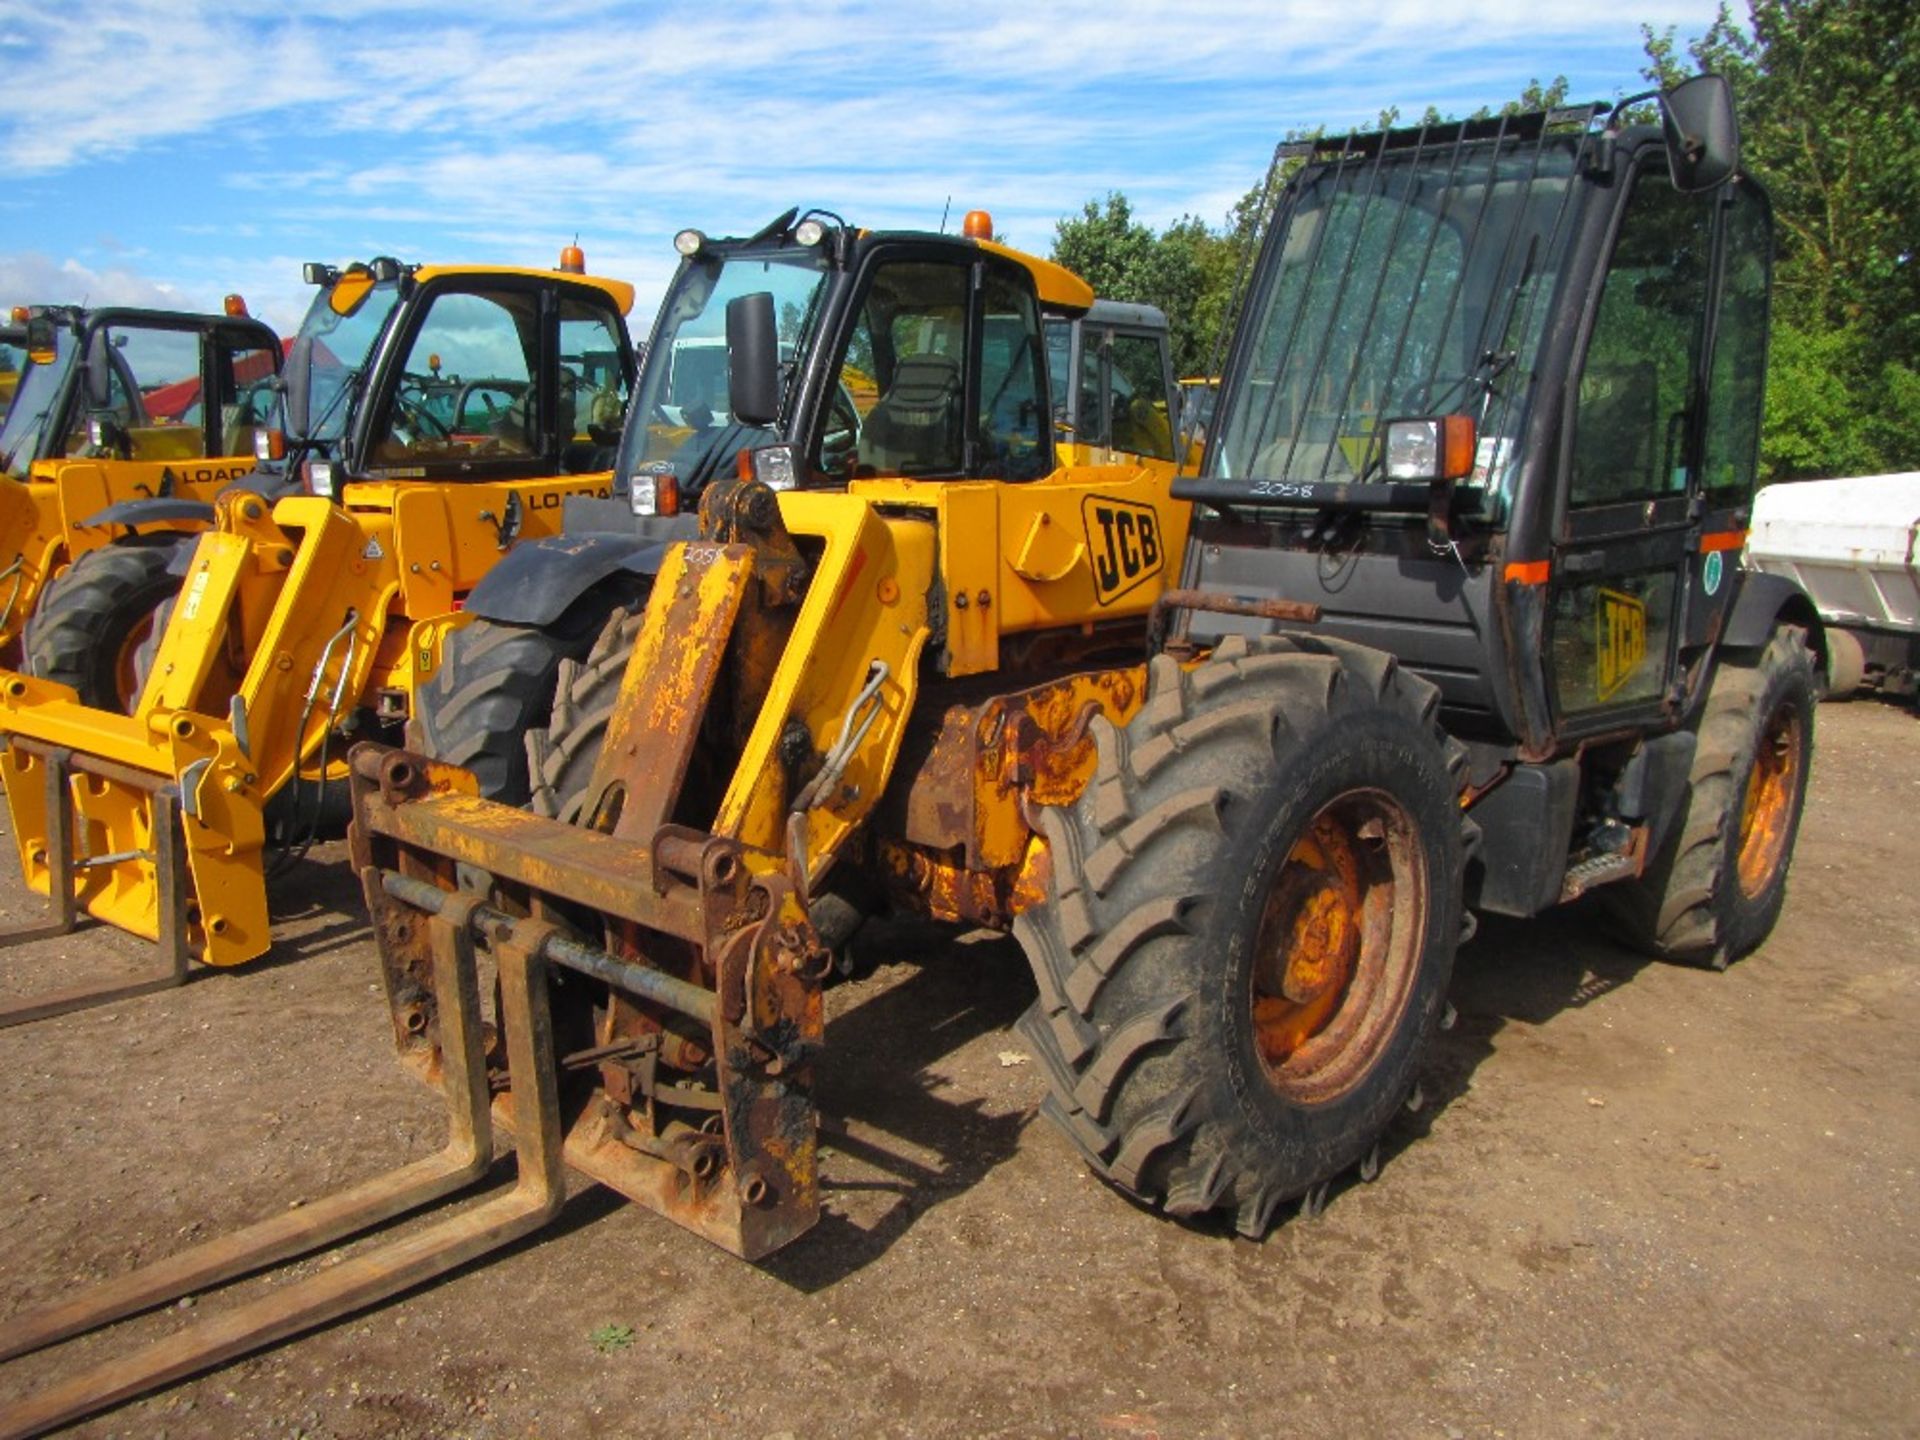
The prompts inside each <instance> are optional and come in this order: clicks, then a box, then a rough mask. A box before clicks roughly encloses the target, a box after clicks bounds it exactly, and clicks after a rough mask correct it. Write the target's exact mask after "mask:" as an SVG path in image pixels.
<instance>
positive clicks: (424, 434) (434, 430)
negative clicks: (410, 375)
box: [393, 381, 453, 445]
mask: <svg viewBox="0 0 1920 1440" xmlns="http://www.w3.org/2000/svg"><path fill="white" fill-rule="evenodd" d="M393 408H394V410H395V411H396V412H397V413H396V414H395V415H394V424H393V438H394V439H396V440H398V441H399V442H400V443H401V444H402V445H412V444H414V443H415V442H416V441H417V440H420V439H427V440H451V439H452V438H453V427H452V426H450V425H448V424H447V422H446V421H444V420H442V419H441V418H440V417H439V416H438V415H435V414H434V413H433V412H432V411H431V410H429V409H427V397H426V392H425V391H424V390H422V389H416V390H414V391H413V392H412V393H409V392H408V390H407V388H406V384H405V382H404V381H403V382H402V383H401V386H400V388H399V389H397V390H395V391H394V392H393ZM416 432H417V433H416Z"/></svg>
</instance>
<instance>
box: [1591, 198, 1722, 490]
mask: <svg viewBox="0 0 1920 1440" xmlns="http://www.w3.org/2000/svg"><path fill="white" fill-rule="evenodd" d="M1711 218H1712V210H1711V208H1710V206H1709V205H1708V204H1706V203H1703V202H1702V201H1700V200H1699V199H1697V198H1696V197H1694V196H1690V195H1682V194H1681V193H1680V192H1679V191H1677V190H1675V189H1674V188H1673V185H1672V184H1671V183H1670V181H1669V180H1668V178H1667V172H1666V169H1665V167H1664V166H1656V167H1651V168H1646V169H1642V170H1641V171H1640V172H1639V174H1638V175H1637V176H1636V178H1635V180H1634V191H1633V195H1632V196H1631V198H1630V199H1629V200H1628V202H1627V213H1626V218H1625V221H1624V224H1623V226H1622V229H1621V232H1620V235H1619V238H1618V240H1617V241H1616V243H1615V246H1614V252H1613V257H1612V259H1611V261H1610V262H1609V264H1608V267H1607V275H1606V280H1605V282H1604V288H1603V289H1602V291H1601V295H1600V313H1599V316H1598V318H1597V320H1596V321H1595V324H1594V327H1593V337H1592V339H1591V340H1590V341H1589V342H1588V344H1587V357H1586V365H1585V368H1584V369H1583V370H1582V372H1581V375H1580V389H1579V394H1578V397H1577V399H1576V402H1575V411H1574V434H1573V475H1572V485H1571V490H1570V493H1569V499H1570V500H1571V503H1572V504H1573V505H1574V506H1576V507H1579V506H1587V505H1606V504H1614V503H1618V502H1620V501H1628V500H1643V499H1651V498H1655V497H1658V496H1661V495H1671V494H1677V493H1680V492H1683V491H1685V490H1686V488H1687V482H1688V460H1687V455H1686V447H1687V421H1688V417H1689V416H1690V415H1691V413H1692V410H1693V377H1694V375H1695V373H1696V369H1697V363H1698V353H1699V344H1700V334H1701V319H1702V317H1703V316H1704V315H1705V314H1706V307H1707V265H1708V260H1709V258H1710V255H1711V251H1712V244H1711V240H1712V235H1711Z"/></svg>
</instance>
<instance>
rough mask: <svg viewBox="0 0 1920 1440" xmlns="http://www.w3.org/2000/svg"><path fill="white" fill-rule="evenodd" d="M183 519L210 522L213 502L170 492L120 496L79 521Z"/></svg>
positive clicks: (112, 522)
mask: <svg viewBox="0 0 1920 1440" xmlns="http://www.w3.org/2000/svg"><path fill="white" fill-rule="evenodd" d="M182 523H198V524H201V525H211V524H212V523H213V506H211V505H209V504H208V503H207V502H206V501H204V500H176V499H174V498H172V497H171V496H164V495H162V496H154V497H152V498H142V499H139V500H122V501H120V502H119V503H118V504H114V505H109V506H107V508H106V509H104V510H96V511H94V513H93V514H91V515H89V516H88V517H87V518H86V519H84V520H82V521H81V522H80V524H81V525H82V526H84V527H86V528H88V529H91V528H93V527H94V526H97V525H179V524H182Z"/></svg>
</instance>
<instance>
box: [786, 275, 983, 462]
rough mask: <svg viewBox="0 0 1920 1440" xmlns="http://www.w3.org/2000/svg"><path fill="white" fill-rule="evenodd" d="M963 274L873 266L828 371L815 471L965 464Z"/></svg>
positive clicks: (965, 289) (965, 305) (964, 282)
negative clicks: (832, 373)
mask: <svg viewBox="0 0 1920 1440" xmlns="http://www.w3.org/2000/svg"><path fill="white" fill-rule="evenodd" d="M967 281H968V272H967V269H966V267H965V266H961V265H953V264H942V263H937V262H925V261H895V262H892V263H890V264H884V265H882V266H880V267H879V268H878V269H877V270H875V271H874V274H873V278H872V280H871V281H870V283H869V284H868V287H867V292H866V295H865V297H864V298H863V299H862V301H861V302H860V308H859V310H858V312H857V313H856V315H855V318H854V322H853V325H852V327H851V329H850V331H849V333H848V336H847V342H846V345H845V347H844V348H843V350H842V351H841V358H840V363H839V365H838V366H837V367H836V369H835V378H834V382H833V383H834V386H835V389H834V392H833V393H832V394H830V395H829V396H828V397H827V420H826V423H825V425H824V427H823V433H822V435H821V437H820V440H819V443H818V446H817V448H816V453H815V456H814V468H815V469H816V470H817V471H819V472H820V473H822V474H824V475H827V476H829V477H835V476H837V477H843V478H852V477H857V476H861V475H957V474H959V473H960V472H961V471H962V469H963V468H964V466H965V439H966V437H965V431H964V426H963V423H962V420H963V415H962V406H963V404H964V397H965V390H966V338H967V291H968V284H967Z"/></svg>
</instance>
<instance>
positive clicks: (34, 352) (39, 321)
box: [27, 315, 55, 365]
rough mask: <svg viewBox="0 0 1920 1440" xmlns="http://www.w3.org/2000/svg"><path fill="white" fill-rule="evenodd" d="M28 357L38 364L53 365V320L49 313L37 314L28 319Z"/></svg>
mask: <svg viewBox="0 0 1920 1440" xmlns="http://www.w3.org/2000/svg"><path fill="white" fill-rule="evenodd" d="M27 358H28V359H29V360H31V361H33V363H34V364H36V365H51V364H53V362H54V359H55V354H54V348H53V320H52V317H50V316H47V315H35V316H32V317H31V318H29V319H28V321H27Z"/></svg>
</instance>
